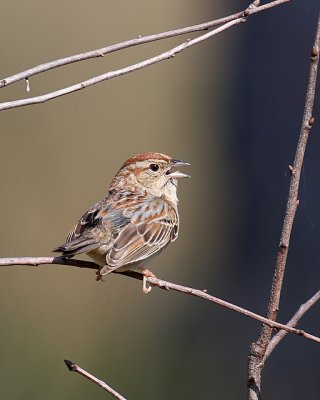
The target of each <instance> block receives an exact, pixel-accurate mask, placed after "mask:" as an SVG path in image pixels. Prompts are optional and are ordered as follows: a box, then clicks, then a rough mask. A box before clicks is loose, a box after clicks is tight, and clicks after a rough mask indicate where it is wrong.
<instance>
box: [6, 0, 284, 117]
mask: <svg viewBox="0 0 320 400" xmlns="http://www.w3.org/2000/svg"><path fill="white" fill-rule="evenodd" d="M288 1H290V0H277V1H273V2H271V3H268V4H265V5H263V6H260V7H257V6H256V5H255V3H252V4H250V6H249V7H248V8H247V9H246V10H244V11H242V12H240V13H236V14H233V15H231V16H229V17H226V18H221V19H219V20H216V21H211V22H208V23H205V24H200V25H194V26H192V27H187V28H181V29H176V30H173V31H169V32H164V33H160V34H155V35H150V36H145V37H141V38H136V39H133V40H129V41H126V42H123V43H119V44H117V45H113V46H108V47H104V48H102V49H98V50H93V51H91V52H87V53H82V54H78V55H75V56H71V57H66V58H63V59H60V60H56V61H52V62H50V63H46V64H42V65H39V66H37V67H35V68H31V69H28V70H27V71H23V72H21V73H19V74H15V75H13V76H11V77H7V78H4V79H2V80H1V81H0V87H5V86H8V85H9V84H11V83H14V82H17V81H19V80H21V79H27V78H29V77H30V76H32V75H36V74H39V73H41V72H45V71H48V70H49V69H53V68H57V67H61V66H63V65H67V64H70V63H73V62H77V61H82V60H87V59H89V58H93V57H101V56H104V55H105V54H107V53H111V52H114V51H119V50H122V49H124V48H127V47H132V46H136V45H139V44H143V43H147V42H151V41H155V40H161V39H165V38H168V37H173V36H178V35H182V34H185V33H190V32H196V31H199V30H205V29H208V28H209V27H212V26H215V25H218V24H219V25H220V24H222V23H223V25H221V26H220V27H219V28H216V29H214V30H212V31H210V32H207V33H205V34H203V35H201V36H199V37H197V38H195V39H191V40H187V41H185V42H184V43H182V44H180V45H179V46H176V47H174V48H173V49H171V50H168V51H166V52H164V53H161V54H159V55H157V56H155V57H152V58H149V59H147V60H144V61H141V62H139V63H136V64H133V65H130V66H128V67H125V68H121V69H119V70H116V71H109V72H106V73H104V74H102V75H99V76H96V77H94V78H91V79H88V80H85V81H83V82H80V83H77V84H74V85H72V86H68V87H66V88H63V89H60V90H56V91H54V92H50V93H47V94H44V95H40V96H35V97H30V98H25V99H20V100H14V101H8V102H4V103H0V111H3V110H8V109H11V108H17V107H22V106H26V105H32V104H40V103H45V102H46V101H48V100H52V99H54V98H57V97H61V96H64V95H66V94H70V93H73V92H76V91H78V90H82V89H85V88H87V87H89V86H92V85H95V84H97V83H100V82H103V81H106V80H109V79H112V78H116V77H118V76H121V75H124V74H128V73H131V72H134V71H137V70H139V69H142V68H145V67H148V66H150V65H153V64H156V63H158V62H160V61H164V60H167V59H170V58H173V57H174V56H175V55H177V54H178V53H180V52H182V51H183V50H185V49H187V48H189V47H191V46H194V45H195V44H198V43H200V42H202V41H204V40H207V39H209V38H210V37H212V36H214V35H216V34H218V33H220V32H222V31H224V30H226V29H228V28H230V27H232V26H233V25H237V24H239V23H241V22H245V21H246V18H247V17H248V16H249V15H251V14H255V13H257V12H260V11H264V10H267V9H269V8H271V7H275V6H278V5H280V4H283V3H286V2H288Z"/></svg>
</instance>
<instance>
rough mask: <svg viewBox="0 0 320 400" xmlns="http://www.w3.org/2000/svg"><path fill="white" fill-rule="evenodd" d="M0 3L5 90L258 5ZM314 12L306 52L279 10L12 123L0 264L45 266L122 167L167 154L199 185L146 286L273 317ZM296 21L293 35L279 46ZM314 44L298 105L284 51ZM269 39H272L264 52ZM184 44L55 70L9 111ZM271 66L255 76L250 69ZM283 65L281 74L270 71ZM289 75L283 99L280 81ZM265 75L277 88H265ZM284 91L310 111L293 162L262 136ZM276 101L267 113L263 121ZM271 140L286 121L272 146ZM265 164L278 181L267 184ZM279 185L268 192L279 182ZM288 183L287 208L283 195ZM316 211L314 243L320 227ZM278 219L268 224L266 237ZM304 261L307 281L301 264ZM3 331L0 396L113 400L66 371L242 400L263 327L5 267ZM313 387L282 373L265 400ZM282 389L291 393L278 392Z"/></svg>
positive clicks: (4, 135)
mask: <svg viewBox="0 0 320 400" xmlns="http://www.w3.org/2000/svg"><path fill="white" fill-rule="evenodd" d="M1 3H2V4H1V14H2V18H1V25H0V41H1V65H0V75H1V78H3V77H5V76H8V75H12V74H13V73H16V72H19V71H22V70H24V69H27V68H30V67H32V66H35V65H38V64H40V63H42V62H46V61H50V60H54V59H57V58H61V57H64V56H68V55H71V54H76V53H80V52H84V51H87V50H91V49H96V48H99V47H103V46H106V45H109V44H113V43H118V42H121V41H124V40H126V39H130V38H134V37H137V36H138V35H145V34H151V33H157V32H162V31H166V30H170V29H173V28H177V27H183V26H187V25H192V24H195V23H200V22H205V21H208V20H211V19H214V18H218V17H220V16H224V15H228V14H229V13H231V12H235V11H239V10H241V9H244V8H245V7H246V5H247V3H245V2H241V1H230V2H223V1H215V2H214V4H213V3H212V2H210V1H201V2H195V1H190V0H184V1H182V0H177V1H175V2H171V1H167V0H163V1H161V2H160V1H144V0H139V1H134V2H119V1H101V0H100V1H98V0H97V1H93V2H82V1H80V2H79V1H74V0H73V1H68V2H64V1H61V0H58V1H55V2H49V1H36V0H30V1H28V2H21V1H19V2H18V1H11V2H10V1H2V2H1ZM312 4H315V2H314V3H312V2H310V6H309V8H308V9H307V10H305V9H304V12H306V13H307V14H306V17H305V19H303V18H302V21H303V22H301V25H300V26H299V29H297V27H296V36H294V33H292V37H290V38H289V39H288V37H287V36H286V35H287V32H288V31H290V29H291V28H290V26H291V27H292V31H290V32H295V28H294V26H296V25H297V22H294V21H298V20H299V18H300V17H301V14H299V12H298V11H299V10H298V11H295V9H293V10H294V11H290V8H289V6H283V8H281V9H280V8H277V9H275V10H272V11H270V12H266V13H263V15H262V14H261V15H256V16H253V17H252V22H251V19H250V21H248V23H247V24H243V25H241V26H238V27H234V28H232V29H230V30H228V31H226V32H224V33H222V34H220V35H218V36H215V37H214V38H212V39H210V40H208V41H206V42H204V43H202V44H200V45H198V46H196V47H193V48H191V49H189V50H187V51H185V52H183V53H181V54H180V55H178V56H177V57H175V58H174V59H173V60H168V61H164V62H162V63H160V64H157V65H154V66H152V67H150V68H148V69H143V70H141V71H138V72H135V73H133V74H129V75H126V76H123V77H120V78H116V79H113V80H111V81H107V82H104V83H101V84H98V85H95V86H93V87H90V88H88V89H85V90H82V91H81V92H77V93H74V94H71V95H68V96H64V97H61V98H58V99H55V100H53V101H50V102H47V103H45V104H42V105H35V106H28V107H24V108H19V109H14V110H8V111H4V112H2V113H1V116H0V117H1V157H0V168H1V198H0V220H1V230H0V252H1V256H2V257H9V256H12V257H13V256H15V257H18V256H47V255H50V254H51V253H50V252H51V250H52V248H54V247H55V246H57V245H59V244H61V243H62V242H63V241H64V239H65V237H66V234H67V232H68V230H69V229H70V228H71V227H72V225H73V224H74V223H75V222H76V221H77V219H78V218H79V217H80V216H81V215H82V213H83V212H84V211H86V209H87V208H88V207H89V206H91V205H92V204H93V203H94V202H96V201H97V200H99V199H100V198H102V197H103V196H104V195H105V194H106V191H107V188H108V185H109V183H110V181H111V179H112V177H113V176H114V174H115V172H116V171H117V170H118V168H119V167H120V165H121V163H122V162H123V161H125V159H127V158H128V157H130V156H131V155H134V154H135V153H138V152H142V151H159V152H163V153H166V154H169V155H171V156H173V157H176V158H180V159H183V160H186V161H189V162H190V163H191V164H192V166H191V167H190V169H189V170H188V171H189V172H190V174H191V176H192V179H191V180H185V181H182V182H180V185H179V199H180V218H181V226H180V236H179V239H178V240H177V241H176V242H175V243H174V245H172V246H170V247H169V248H168V250H167V251H166V252H165V253H164V254H162V255H161V257H159V258H158V259H156V260H155V261H154V262H153V265H152V268H151V269H152V270H153V271H154V272H155V273H156V274H157V275H158V276H159V277H161V278H163V279H167V280H170V281H174V282H177V283H181V284H185V285H189V286H193V287H197V288H206V289H208V291H209V292H210V293H213V294H214V295H217V296H220V297H222V298H224V299H227V300H230V301H233V302H235V303H237V304H239V305H243V306H245V307H248V308H250V309H252V310H253V311H257V312H260V313H265V310H266V304H267V297H268V291H269V288H270V285H271V277H272V271H273V265H274V259H275V254H276V247H277V242H278V238H279V232H280V227H281V221H282V216H283V211H284V203H285V200H286V193H287V183H288V176H287V175H286V173H285V172H284V171H286V166H287V164H288V163H290V162H291V158H292V155H293V150H294V143H295V140H296V136H297V132H298V129H299V121H300V118H301V115H302V107H303V97H304V93H305V92H304V90H305V89H304V88H305V80H306V76H307V70H308V57H307V54H308V53H307V52H308V51H309V48H310V46H311V41H312V35H313V29H314V23H313V24H312V23H311V21H314V15H315V13H314V12H313V11H312ZM292 7H293V6H292ZM296 7H297V6H296ZM310 7H311V8H310ZM313 8H316V6H313ZM291 10H292V9H291ZM296 10H297V9H296ZM290 12H291V14H290ZM288 13H289V14H288ZM288 15H291V18H292V21H293V22H292V24H291V25H290V24H288V25H287V26H286V29H285V30H283V27H284V26H285V25H284V22H283V21H287V20H288V18H289V17H288ZM299 15H300V17H299ZM311 17H312V18H313V19H312V18H311ZM278 18H282V20H281V21H282V22H279V19H278ZM286 18H287V19H286ZM294 18H296V20H294ZM281 24H282V25H281ZM309 26H310V31H308V27H309ZM266 32H268V33H266ZM270 32H273V33H274V35H275V36H276V37H277V38H280V37H283V40H284V43H282V44H279V50H275V47H274V46H276V42H277V40H274V39H273V40H272V39H271V40H270V37H268V36H267V35H268V34H270ZM284 32H285V33H284ZM302 32H306V35H307V32H308V36H306V37H305V40H302V39H301V49H302V52H301V54H299V60H300V62H301V63H302V67H301V68H300V69H299V71H300V72H299V73H301V78H300V79H298V80H299V82H300V83H301V87H300V88H299V89H298V88H295V90H294V93H290V91H289V90H290V87H291V86H292V85H293V82H295V83H296V81H297V79H292V82H291V81H289V82H287V83H286V77H287V76H288V67H286V66H285V65H284V64H283V63H281V60H280V59H281V58H285V57H287V55H286V56H284V55H283V53H282V54H281V52H282V51H283V52H285V44H287V45H288V42H290V43H291V45H292V46H294V45H297V38H301V34H302ZM264 33H265V34H266V38H263V37H262V38H260V39H258V36H259V35H263V34H264ZM194 36H196V35H189V36H187V37H194ZM185 38H186V37H183V38H182V37H180V38H175V39H170V40H166V41H163V42H157V43H153V44H147V45H144V46H139V47H135V48H131V49H127V50H123V51H121V52H119V53H115V54H110V55H107V56H105V57H104V58H100V59H95V60H89V61H86V62H81V63H77V64H73V65H69V66H66V67H63V68H59V69H58V70H53V71H50V72H48V73H45V74H41V75H39V76H35V77H32V78H30V86H31V92H30V94H28V93H27V92H26V86H25V83H24V82H19V83H17V84H15V85H13V86H10V87H8V88H4V89H2V90H1V93H0V96H1V97H0V99H1V101H7V100H10V99H18V98H23V97H26V96H35V95H38V94H43V93H47V92H50V91H53V90H56V89H59V88H62V87H65V86H67V85H71V84H73V83H77V82H80V81H81V80H85V79H88V78H90V77H93V76H96V75H98V74H101V73H104V72H106V71H109V70H114V69H117V68H120V67H123V66H126V65H130V64H133V63H135V62H138V61H140V60H143V59H146V58H148V57H151V56H153V55H156V54H158V53H159V52H162V51H165V50H167V49H169V48H171V47H173V46H175V45H176V44H179V43H181V42H182V41H183V40H185ZM250 46H251V47H250ZM255 46H256V47H255ZM264 46H265V47H264ZM268 46H269V47H268ZM281 46H282V47H281ZM288 46H289V45H288ZM265 48H267V49H269V50H265ZM268 51H269V53H268ZM272 51H279V53H277V54H278V55H275V53H272ZM289 52H290V51H289ZM290 54H291V53H290ZM257 60H258V61H257ZM259 60H260V63H261V64H259V65H255V63H256V62H258V63H259ZM278 60H279V62H280V65H281V66H282V67H283V69H281V68H279V69H278V68H276V67H275V65H276V64H275V63H276V62H277V61H278ZM293 64H294V62H293ZM261 68H265V69H266V70H265V71H264V72H262V71H261ZM297 70H298V69H297ZM278 71H281V72H280V78H279V79H281V77H282V79H283V82H282V84H277V83H275V82H274V80H275V76H277V77H279V74H278ZM268 72H269V79H270V82H268V78H265V74H268ZM275 72H276V73H275ZM264 80H266V81H264ZM272 82H274V87H273V86H272ZM290 82H291V83H290ZM281 85H283V86H281ZM288 91H289V93H288ZM279 92H285V93H286V99H288V98H290V99H291V98H292V99H293V98H294V99H295V98H297V101H298V105H297V112H296V113H295V116H296V118H297V121H298V123H295V125H294V126H293V128H292V130H291V131H290V132H289V130H288V132H286V134H288V135H289V134H291V133H292V136H293V139H292V140H293V141H292V144H290V145H289V150H290V151H289V152H287V147H286V143H288V141H287V140H285V141H284V144H283V146H282V145H281V144H280V145H279V142H278V141H277V138H273V137H269V138H270V142H268V144H266V143H264V142H262V141H259V140H260V139H258V138H259V137H260V135H259V129H260V128H261V129H263V125H264V124H266V122H265V121H267V120H268V121H271V120H272V115H273V116H275V119H277V118H279V119H281V120H282V119H283V118H282V117H281V116H279V117H277V110H276V109H272V108H271V107H272V103H273V101H276V100H274V98H273V97H272V96H276V95H277V94H279ZM268 93H270V96H271V100H270V101H269V103H268V105H267V106H263V104H262V102H263V99H265V98H266V97H267V96H268ZM292 101H293V100H292ZM254 107H257V110H256V111H255V109H254ZM259 110H260V111H259ZM261 110H263V111H264V115H263V118H264V120H263V121H264V122H262V120H261V119H260V120H259V119H255V118H258V117H259V118H262V117H261V115H259V112H260V113H261V112H262V111H261ZM291 111H292V109H291ZM257 115H258V117H257ZM280 115H282V116H283V115H286V116H288V115H289V116H290V115H291V112H289V111H288V112H286V113H280ZM286 126H288V125H286ZM276 129H277V120H275V121H274V125H273V128H272V129H270V130H269V131H268V132H270V134H272V132H274V131H275V130H276ZM250 135H251V136H250ZM261 137H264V136H263V134H262V135H261ZM274 152H276V153H277V156H275V155H274ZM270 154H272V156H271V159H270ZM261 157H262V158H261ZM263 157H266V161H265V163H264V164H263V162H262V161H261V160H262V159H263ZM273 157H279V159H281V163H280V164H277V162H276V161H275V159H273ZM315 157H318V156H317V155H316V156H315ZM255 159H257V160H258V161H257V163H258V164H254V162H253V161H252V160H255ZM249 160H250V161H249ZM270 161H271V162H270ZM259 162H260V163H261V164H259ZM267 162H269V163H270V164H272V165H271V166H270V168H265V167H264V166H265V165H266V163H267ZM257 165H258V167H257ZM276 167H278V169H275V170H273V168H276ZM270 170H273V171H274V176H267V174H268V171H270ZM279 177H280V178H279ZM262 179H265V181H263V182H264V184H263V187H262V188H261V187H260V186H259V184H260V185H261V182H262ZM279 179H280V181H281V182H280V183H279V186H280V190H279V192H277V193H276V194H275V193H273V192H272V187H274V186H277V184H275V181H277V182H279ZM310 180H311V178H310ZM311 186H312V184H311ZM266 193H267V195H266ZM268 196H270V198H269V197H268ZM312 197H313V196H312ZM316 199H317V197H316ZM271 201H274V203H272V205H270V202H271ZM257 205H258V206H257ZM259 205H261V207H260V206H259ZM263 205H264V206H263ZM269 206H270V207H269ZM259 207H260V209H259ZM264 207H265V208H264ZM268 207H269V208H268ZM312 210H313V208H312V207H311V220H312V224H313V226H316V228H315V229H316V231H313V234H312V237H316V236H317V233H318V232H319V227H318V225H319V220H318V219H317V218H318V217H319V216H318V214H317V213H316V212H313V211H312ZM308 215H309V216H310V210H309V214H308ZM272 218H275V219H274V225H272V226H269V221H270V219H272ZM264 235H266V237H267V239H266V237H265V236H264ZM265 245H266V246H268V248H267V249H266V248H265V247H264V246H265ZM318 245H319V244H318V242H316V243H315V244H314V247H315V249H317V246H318ZM299 254H300V256H301V253H299ZM297 257H298V258H297V259H296V260H297V261H296V262H297V265H301V262H302V261H301V260H304V258H303V257H302V256H301V257H299V255H298V256H297ZM318 258H319V256H318ZM293 260H294V259H292V260H291V261H293ZM293 263H294V261H293ZM304 265H305V264H304ZM262 271H264V272H262ZM264 274H265V275H264ZM315 274H316V273H311V275H310V283H309V285H307V284H306V285H302V286H303V287H304V288H305V292H304V293H303V294H302V295H301V299H300V297H299V296H298V298H297V297H296V296H295V295H294V293H300V287H301V286H299V285H301V282H302V281H303V279H300V278H299V276H298V277H295V279H294V281H295V283H296V284H297V286H296V287H294V288H293V289H292V290H293V294H292V297H291V298H290V300H287V301H285V303H286V305H287V306H288V309H287V313H286V314H282V315H281V319H282V321H284V320H286V319H288V318H289V316H291V314H292V313H293V312H294V311H295V310H296V308H297V307H298V306H299V304H300V303H301V302H302V301H303V300H305V299H306V298H307V297H308V296H309V295H310V296H311V295H312V294H313V291H314V289H316V286H315V288H313V286H312V282H314V281H315V276H317V278H318V277H319V275H315ZM298 284H299V285H298ZM284 296H285V295H284ZM318 311H319V310H318ZM0 319H1V327H0V360H1V362H0V397H1V399H9V400H17V399H24V400H28V399H46V400H53V399H59V400H60V399H61V400H64V399H70V398H72V399H79V400H81V399H88V398H90V399H104V398H108V396H109V395H107V394H106V393H104V392H103V391H101V390H100V389H99V388H97V387H95V386H94V385H92V384H90V383H89V382H87V381H85V380H84V379H83V378H80V377H79V376H78V375H76V374H70V373H69V372H68V371H67V369H66V367H65V365H64V363H63V359H65V358H68V359H71V360H72V361H74V362H77V363H79V365H81V366H82V367H83V368H85V369H87V370H88V371H90V372H92V373H94V374H95V375H96V376H98V377H99V378H101V379H105V380H106V381H107V382H108V383H109V384H110V385H111V386H113V387H114V388H115V389H117V390H119V392H121V393H122V394H123V395H124V396H127V397H128V399H155V400H156V399H209V398H222V399H233V398H234V399H238V398H243V397H244V396H245V390H246V357H247V355H248V350H249V344H250V343H251V341H253V340H254V339H255V338H256V336H257V334H258V331H259V324H258V323H255V322H253V321H251V320H248V319H245V318H244V317H241V316H239V315H237V314H233V313H231V312H229V311H227V310H223V309H220V308H219V307H218V306H215V305H212V304H209V303H208V304H207V303H205V302H204V301H201V300H198V299H195V298H191V297H188V296H185V295H182V294H178V293H173V292H164V291H161V290H158V289H154V290H153V291H152V292H151V293H150V294H149V295H147V296H145V295H144V294H143V293H142V290H141V285H140V283H139V282H138V281H135V280H132V279H129V278H126V277H122V276H108V277H107V279H105V282H103V283H101V282H96V281H95V274H94V271H90V270H80V269H77V268H73V267H62V266H57V265H55V266H40V267H38V268H36V267H3V268H1V279H0ZM314 319H315V320H316V317H314ZM312 324H313V322H311V327H310V329H311V330H312V329H313V332H315V334H317V331H316V330H317V329H318V332H319V326H314V325H312ZM288 343H289V345H288V347H283V348H284V349H286V352H285V353H284V354H282V353H281V350H279V351H280V353H279V354H280V356H279V357H280V358H282V359H287V360H291V358H290V357H293V354H294V355H295V356H296V358H294V359H292V360H291V361H290V364H292V365H295V364H299V365H301V370H302V369H305V368H302V366H303V365H304V364H303V363H304V362H303V360H301V358H300V356H301V354H300V352H301V353H303V354H305V352H306V351H308V350H309V351H310V357H311V354H313V352H314V351H315V350H316V346H315V345H313V344H310V343H304V342H303V343H302V339H300V338H290V339H288ZM293 349H294V350H293ZM296 349H298V350H296ZM318 351H319V350H318V348H317V352H318ZM308 354H309V353H308ZM315 358H316V357H315ZM311 359H313V358H311ZM317 359H319V357H317ZM310 362H311V361H310ZM284 365H285V366H287V362H286V363H285V364H284ZM316 367H318V368H319V363H318V365H317V366H315V368H313V369H312V370H313V371H315V372H314V374H315V375H314V376H313V375H312V374H311V375H310V371H308V373H309V375H308V376H309V379H310V381H311V383H310V387H311V389H315V388H316V387H317V379H316V374H317V372H316V371H317V369H316ZM288 368H289V367H288ZM289 369H290V368H289ZM301 373H302V372H301V371H300V370H292V371H285V368H284V367H283V365H282V364H281V360H280V361H279V359H277V357H275V358H274V359H273V360H272V361H271V360H270V364H268V370H267V372H266V375H265V379H266V382H265V386H266V391H267V392H266V393H268V394H269V395H270V396H271V395H272V398H273V399H276V398H281V394H282V395H283V394H286V395H288V393H290V398H291V399H293V398H295V397H294V396H295V395H297V396H298V395H299V393H300V392H299V390H301V391H302V390H303V383H301V384H299V380H297V381H296V382H295V383H292V377H294V376H301V375H300V374H301ZM281 379H284V381H283V380H281ZM287 380H288V382H291V384H292V389H288V387H287V385H286V384H284V385H283V382H286V381H287ZM302 381H303V379H302ZM277 382H278V383H277ZM280 382H281V383H282V384H280ZM280 387H281V388H280ZM291 390H292V392H291ZM277 396H278V397H277ZM270 398H271V397H270ZM282 398H283V397H282ZM288 398H289V397H288ZM297 398H299V397H297ZM305 398H306V397H305ZM310 398H312V397H310ZM313 398H314V397H313Z"/></svg>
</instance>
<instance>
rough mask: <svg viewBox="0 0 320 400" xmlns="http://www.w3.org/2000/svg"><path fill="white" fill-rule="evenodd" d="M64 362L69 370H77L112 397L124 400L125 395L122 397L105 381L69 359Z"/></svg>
mask: <svg viewBox="0 0 320 400" xmlns="http://www.w3.org/2000/svg"><path fill="white" fill-rule="evenodd" d="M64 363H65V364H66V366H67V367H68V369H69V371H72V372H77V373H78V374H80V375H82V376H84V377H85V378H87V379H89V381H91V382H93V383H95V384H96V385H98V386H99V387H101V389H103V390H105V391H106V392H108V393H110V394H111V395H112V396H113V397H114V398H116V399H118V400H126V399H125V397H123V396H122V395H121V394H120V393H118V392H116V391H115V390H114V389H112V387H111V386H109V385H108V384H107V383H105V382H104V381H102V380H100V379H98V378H96V377H95V376H94V375H92V374H90V373H89V372H87V371H86V370H84V369H83V368H81V367H79V365H77V364H75V363H73V362H72V361H70V360H64Z"/></svg>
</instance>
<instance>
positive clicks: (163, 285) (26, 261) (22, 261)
mask: <svg viewBox="0 0 320 400" xmlns="http://www.w3.org/2000/svg"><path fill="white" fill-rule="evenodd" d="M44 264H60V265H70V266H75V267H79V268H89V269H94V270H98V265H97V264H95V263H93V262H90V261H82V260H77V259H73V258H63V257H21V258H0V266H14V265H30V266H37V265H44ZM114 273H116V274H121V275H125V276H129V277H131V278H134V279H139V280H141V279H142V278H141V276H142V275H141V274H139V273H136V272H133V271H126V272H116V271H115V272H114ZM147 281H148V282H149V283H150V284H151V285H153V286H157V287H159V288H160V289H164V290H174V291H177V292H180V293H185V294H189V295H191V296H196V297H199V298H201V299H204V300H207V301H210V302H211V303H215V304H218V305H219V306H222V307H224V308H227V309H229V310H232V311H235V312H237V313H239V314H242V315H245V316H246V317H249V318H252V319H255V320H256V321H259V322H261V323H263V324H265V325H267V326H269V327H270V329H276V330H279V329H284V330H285V331H286V332H289V333H293V334H295V335H298V336H302V337H304V338H306V339H309V340H312V341H314V342H317V343H320V337H317V336H315V335H312V334H310V333H308V332H305V331H303V330H302V329H295V328H292V327H290V326H286V325H284V324H281V323H279V322H275V321H272V320H270V319H268V318H265V317H262V316H261V315H259V314H256V313H254V312H252V311H249V310H246V309H245V308H242V307H239V306H237V305H235V304H232V303H229V302H228V301H225V300H222V299H220V298H218V297H214V296H212V295H210V294H208V293H207V291H206V290H200V289H194V288H191V287H187V286H182V285H178V284H176V283H172V282H168V281H164V280H163V279H159V278H151V277H149V278H147Z"/></svg>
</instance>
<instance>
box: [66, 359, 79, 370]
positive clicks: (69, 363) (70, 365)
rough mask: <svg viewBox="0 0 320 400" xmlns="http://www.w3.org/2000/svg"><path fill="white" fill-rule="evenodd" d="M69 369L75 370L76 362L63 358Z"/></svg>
mask: <svg viewBox="0 0 320 400" xmlns="http://www.w3.org/2000/svg"><path fill="white" fill-rule="evenodd" d="M63 361H64V363H65V364H66V366H67V368H68V370H69V371H76V370H77V368H76V364H75V363H73V362H72V361H70V360H63Z"/></svg>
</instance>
